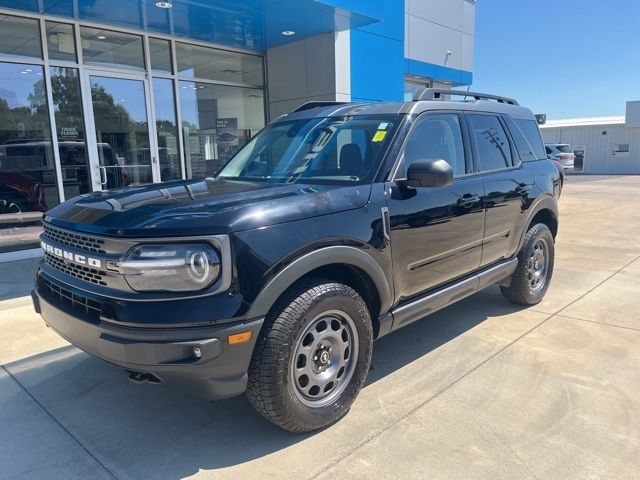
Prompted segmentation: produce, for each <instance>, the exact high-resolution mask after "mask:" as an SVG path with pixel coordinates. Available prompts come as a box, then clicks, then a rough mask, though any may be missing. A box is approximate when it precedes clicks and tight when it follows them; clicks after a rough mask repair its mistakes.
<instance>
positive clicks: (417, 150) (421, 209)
mask: <svg viewBox="0 0 640 480" xmlns="http://www.w3.org/2000/svg"><path fill="white" fill-rule="evenodd" d="M462 125H463V117H462V115H460V114H457V113H445V112H443V113H429V114H426V115H424V116H422V117H421V118H420V119H418V120H417V122H416V125H415V126H414V128H413V129H412V131H411V133H410V134H409V138H408V140H407V143H406V146H405V148H404V153H403V159H402V162H401V164H400V165H399V168H398V172H397V173H396V174H395V177H396V178H402V177H403V176H405V174H406V169H407V168H408V166H409V165H410V164H411V162H413V161H415V160H418V159H442V160H446V161H447V162H448V163H449V164H450V165H451V167H452V168H453V171H454V175H455V177H454V181H453V184H451V185H448V186H445V187H427V188H421V187H416V188H413V187H402V186H400V185H398V184H396V183H394V182H392V183H389V184H388V185H387V192H390V194H389V197H388V200H387V204H388V207H389V215H390V229H391V232H390V236H391V251H392V256H393V268H394V282H395V286H396V294H397V295H396V296H397V297H398V299H400V300H402V299H408V298H411V297H413V296H415V295H418V294H420V293H422V292H424V291H426V290H430V289H432V288H434V287H437V286H438V285H442V284H444V283H447V282H449V281H451V280H454V279H456V278H458V277H461V276H464V275H465V274H468V273H469V272H471V271H473V270H475V269H476V268H478V266H479V265H480V259H481V256H482V237H483V230H484V207H483V203H482V198H483V197H484V186H483V183H482V179H481V178H478V177H476V176H469V175H468V174H469V173H471V171H472V170H471V168H472V165H471V163H472V162H471V155H470V147H469V142H468V140H467V138H466V134H465V133H464V132H466V131H465V130H464V129H463V128H462Z"/></svg>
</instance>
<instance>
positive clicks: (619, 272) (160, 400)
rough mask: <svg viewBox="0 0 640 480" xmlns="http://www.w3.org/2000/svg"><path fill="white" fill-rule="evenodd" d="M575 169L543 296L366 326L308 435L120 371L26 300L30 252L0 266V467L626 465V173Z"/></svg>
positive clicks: (634, 385) (635, 195)
mask: <svg viewBox="0 0 640 480" xmlns="http://www.w3.org/2000/svg"><path fill="white" fill-rule="evenodd" d="M572 179H573V177H569V178H568V184H567V185H566V186H565V191H564V193H563V197H562V199H561V226H560V234H559V236H558V241H557V247H556V253H557V259H556V270H555V273H554V279H553V282H552V284H551V288H550V290H549V292H548V294H547V297H546V298H545V300H544V301H543V302H542V303H541V304H540V305H537V306H536V307H534V308H530V309H519V308H515V307H513V306H512V305H510V304H508V303H507V302H506V301H505V300H504V299H503V298H502V296H501V295H500V292H499V290H498V289H497V288H491V289H488V290H486V291H485V292H482V293H480V294H478V295H475V296H474V297H471V298H469V299H466V300H465V301H463V302H461V303H459V304H457V305H454V306H452V307H450V308H448V309H446V310H443V311H441V312H439V313H437V314H435V315H433V316H431V317H428V318H426V319H424V320H422V321H420V322H416V323H414V324H412V325H410V326H408V327H406V328H405V329H403V330H400V331H399V332H397V333H394V334H392V335H389V336H388V337H385V338H383V339H381V340H380V341H379V342H377V343H376V345H375V348H374V360H373V362H374V368H373V370H372V371H371V372H370V374H369V379H368V382H367V385H366V387H365V388H364V390H363V391H362V393H361V395H360V397H359V399H358V400H357V401H356V403H355V405H354V407H353V408H352V410H351V412H350V413H349V415H348V416H347V417H346V418H345V419H344V420H342V421H340V422H338V423H337V424H336V425H334V426H332V427H330V428H327V429H326V430H324V431H321V432H319V433H316V434H312V435H302V436H300V435H292V434H289V433H287V432H284V431H281V430H279V429H277V428H275V427H272V426H271V425H270V424H268V423H267V422H265V421H263V420H262V419H261V418H260V417H259V416H257V415H256V414H254V413H253V411H252V410H251V408H250V406H249V404H248V402H247V401H246V399H245V398H244V397H239V398H236V399H230V400H225V401H221V402H217V403H214V404H211V403H207V402H203V401H201V400H199V399H196V398H192V397H189V396H187V395H185V394H183V393H181V392H179V391H171V390H169V389H166V388H164V387H162V386H149V385H146V386H137V385H133V384H130V383H128V382H127V381H126V378H125V376H124V375H123V374H122V373H121V372H119V371H118V370H116V369H114V368H112V367H110V366H109V365H106V364H104V363H103V362H101V361H99V360H96V359H93V358H91V357H89V356H88V355H86V354H84V353H82V352H80V351H79V350H77V349H76V348H75V347H72V346H69V345H68V344H67V343H66V342H65V341H64V340H62V339H60V338H59V337H58V336H56V335H55V334H54V333H53V332H51V331H49V330H48V329H47V328H45V327H44V325H43V323H42V321H41V319H40V318H39V317H38V316H37V315H35V313H33V310H32V308H31V306H30V299H29V298H28V297H27V296H26V295H27V294H28V291H29V288H30V282H31V279H32V277H33V271H34V268H35V267H34V265H35V263H34V262H33V261H24V262H13V263H7V264H0V328H2V335H0V363H2V369H0V445H1V446H2V447H1V448H0V478H30V479H31V478H47V479H55V478H64V479H66V478H119V479H120V478H122V479H128V478H145V479H149V478H154V479H178V478H185V477H191V476H194V477H196V478H252V479H258V478H287V479H289V478H290V479H306V478H329V477H331V478H336V477H337V478H341V479H342V478H370V477H372V476H376V477H378V478H430V479H431V478H443V479H444V478H447V479H450V478H505V479H513V478H545V479H547V478H557V479H563V480H564V479H568V478H629V479H631V478H638V472H640V347H639V345H640V318H639V315H638V312H639V311H640V308H639V307H640V295H639V294H640V286H639V285H640V283H639V281H640V236H638V231H639V230H640V177H614V178H598V179H593V180H592V181H572Z"/></svg>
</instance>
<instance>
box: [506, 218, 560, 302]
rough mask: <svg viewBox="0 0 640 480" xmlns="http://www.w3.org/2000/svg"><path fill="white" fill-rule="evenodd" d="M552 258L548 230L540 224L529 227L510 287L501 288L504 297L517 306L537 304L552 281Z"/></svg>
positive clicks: (553, 255)
mask: <svg viewBox="0 0 640 480" xmlns="http://www.w3.org/2000/svg"><path fill="white" fill-rule="evenodd" d="M554 257H555V248H554V240H553V235H552V234H551V230H549V227H547V226H546V225H545V224H543V223H538V224H536V225H534V226H533V227H531V228H530V229H529V231H528V232H527V234H526V236H525V238H524V243H523V244H522V248H521V249H520V253H518V267H517V268H516V271H515V272H514V273H513V275H512V276H511V284H510V285H509V286H508V287H505V286H501V287H500V290H501V291H502V294H503V295H504V296H505V298H506V299H507V300H510V301H511V302H513V303H517V304H518V305H535V304H537V303H540V301H541V300H542V298H543V297H544V294H545V293H547V289H548V288H549V283H550V282H551V276H552V275H553V261H554Z"/></svg>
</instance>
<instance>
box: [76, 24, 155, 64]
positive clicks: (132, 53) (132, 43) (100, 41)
mask: <svg viewBox="0 0 640 480" xmlns="http://www.w3.org/2000/svg"><path fill="white" fill-rule="evenodd" d="M80 36H81V37H82V60H83V62H84V63H87V64H92V65H103V66H109V67H117V68H129V69H135V70H144V54H143V50H142V37H140V36H138V35H131V34H129V33H121V32H113V31H111V30H102V29H99V28H89V27H80Z"/></svg>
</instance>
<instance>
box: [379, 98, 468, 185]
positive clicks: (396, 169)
mask: <svg viewBox="0 0 640 480" xmlns="http://www.w3.org/2000/svg"><path fill="white" fill-rule="evenodd" d="M434 115H451V116H456V117H458V124H459V126H460V133H461V135H462V148H463V151H464V165H465V173H464V174H462V175H455V172H454V176H453V180H454V182H455V181H456V180H457V179H459V178H466V177H469V176H472V175H474V172H473V158H472V150H471V143H470V139H469V132H468V129H467V124H466V119H465V118H464V112H463V111H462V110H429V111H426V112H423V113H421V114H420V115H418V116H416V117H415V118H413V119H412V120H411V126H410V128H409V131H408V132H407V133H406V135H405V136H404V138H403V139H402V142H401V146H400V149H399V152H398V156H397V158H396V160H395V162H394V165H393V168H392V169H391V174H390V175H389V181H391V182H395V181H398V180H403V179H404V178H405V176H404V175H403V172H401V168H402V166H403V165H404V153H405V149H406V147H407V143H408V141H409V138H410V137H411V135H413V133H414V131H415V130H416V128H417V127H418V125H419V124H420V122H422V121H423V120H424V119H425V118H427V117H430V116H434ZM452 168H453V167H452Z"/></svg>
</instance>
